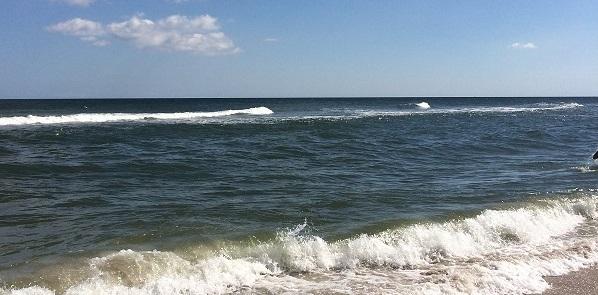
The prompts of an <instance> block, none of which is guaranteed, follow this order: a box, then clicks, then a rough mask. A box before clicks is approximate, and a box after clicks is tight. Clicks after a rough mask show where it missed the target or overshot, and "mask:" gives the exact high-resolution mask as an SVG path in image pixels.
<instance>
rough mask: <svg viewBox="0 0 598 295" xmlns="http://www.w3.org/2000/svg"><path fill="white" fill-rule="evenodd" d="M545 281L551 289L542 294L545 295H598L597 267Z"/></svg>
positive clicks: (547, 278) (548, 278) (549, 278)
mask: <svg viewBox="0 0 598 295" xmlns="http://www.w3.org/2000/svg"><path fill="white" fill-rule="evenodd" d="M545 279H546V281H547V282H548V283H549V284H550V285H551V288H550V289H548V290H546V291H545V292H544V293H542V294H544V295H577V294H580V295H581V294H584V295H598V267H597V266H594V267H592V268H586V269H582V270H579V271H576V272H572V273H569V274H566V275H564V276H557V277H546V278H545Z"/></svg>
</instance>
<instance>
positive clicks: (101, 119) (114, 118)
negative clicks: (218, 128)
mask: <svg viewBox="0 0 598 295" xmlns="http://www.w3.org/2000/svg"><path fill="white" fill-rule="evenodd" d="M272 113H273V112H272V110H270V109H269V108H267V107H256V108H249V109H241V110H226V111H216V112H181V113H89V114H87V113H82V114H72V115H62V116H34V115H29V116H20V117H0V126H7V125H34V124H40V125H47V124H65V123H105V122H119V121H141V120H185V119H195V118H214V117H224V116H231V115H240V114H246V115H269V114H272Z"/></svg>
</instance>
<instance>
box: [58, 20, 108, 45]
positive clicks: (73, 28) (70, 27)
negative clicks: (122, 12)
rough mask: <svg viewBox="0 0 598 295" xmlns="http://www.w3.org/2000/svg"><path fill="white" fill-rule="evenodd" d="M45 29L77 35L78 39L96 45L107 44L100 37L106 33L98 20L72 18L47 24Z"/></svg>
mask: <svg viewBox="0 0 598 295" xmlns="http://www.w3.org/2000/svg"><path fill="white" fill-rule="evenodd" d="M47 29H48V31H50V32H55V33H62V34H65V35H69V36H75V37H79V39H81V40H82V41H85V42H89V43H92V44H94V45H97V46H106V45H108V41H106V40H102V39H100V38H101V37H102V36H104V35H105V34H106V32H105V30H104V26H103V25H102V24H101V23H98V22H94V21H90V20H86V19H82V18H74V19H71V20H68V21H65V22H61V23H57V24H55V25H52V26H49V27H48V28H47Z"/></svg>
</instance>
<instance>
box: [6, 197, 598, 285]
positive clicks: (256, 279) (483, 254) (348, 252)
mask: <svg viewBox="0 0 598 295" xmlns="http://www.w3.org/2000/svg"><path fill="white" fill-rule="evenodd" d="M597 206H598V197H596V196H586V197H580V198H571V199H560V200H554V199H553V200H537V201H534V202H531V203H528V204H527V205H525V206H521V207H513V208H510V209H494V210H485V211H482V212H481V213H480V214H478V215H477V216H474V217H470V218H463V219H453V220H449V221H446V222H441V223H423V224H415V225H410V226H405V227H400V228H395V229H389V230H386V231H384V232H381V233H378V234H361V235H358V236H355V237H353V238H349V239H344V240H339V241H326V240H324V239H323V238H321V237H318V236H315V235H309V234H306V233H305V230H304V228H305V227H306V224H302V225H299V226H297V227H296V228H294V229H289V230H287V231H283V232H280V233H279V234H278V235H277V238H275V239H273V240H271V241H265V242H254V243H249V244H247V245H245V246H229V247H226V246H225V247H223V248H222V249H221V250H218V251H214V252H210V253H211V254H207V255H189V253H187V252H186V253H175V252H165V251H156V250H154V251H133V250H122V251H119V252H115V253H112V254H109V255H105V256H102V257H97V258H92V259H89V260H88V261H87V262H86V266H85V270H77V271H74V270H69V271H68V272H66V273H65V274H64V275H62V276H61V277H62V278H63V280H62V282H66V283H65V284H67V285H63V286H62V290H59V291H57V290H55V289H51V288H50V287H47V286H43V285H36V286H26V287H24V288H20V289H19V288H12V289H4V290H3V291H0V294H14V295H16V294H40V295H41V294H44V295H45V294H56V293H57V292H59V293H65V294H221V293H241V294H243V293H258V294H259V293H275V294H279V293H283V294H284V293H288V294H291V293H340V294H348V293H364V294H365V293H373V294H391V293H392V294H397V293H399V294H521V293H540V292H542V291H544V290H545V289H547V288H548V287H549V285H548V283H547V282H546V281H545V280H544V279H543V276H547V275H561V274H565V273H567V272H570V271H573V270H577V269H579V268H583V267H587V266H589V265H591V264H593V263H596V262H598V238H597V231H596V230H597V227H598V225H597V223H596V222H595V221H594V219H596V218H597V217H598V211H597ZM74 273H77V274H85V275H82V276H81V277H78V278H74V277H70V278H68V275H71V276H72V274H74ZM65 276H67V278H64V277H65Z"/></svg>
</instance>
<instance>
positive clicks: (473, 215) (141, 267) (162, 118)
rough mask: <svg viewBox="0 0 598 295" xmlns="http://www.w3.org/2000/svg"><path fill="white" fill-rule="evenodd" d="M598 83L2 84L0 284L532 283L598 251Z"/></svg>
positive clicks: (483, 289)
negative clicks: (30, 96)
mask: <svg viewBox="0 0 598 295" xmlns="http://www.w3.org/2000/svg"><path fill="white" fill-rule="evenodd" d="M597 111H598V99H596V98H571V97H568V98H413V99H410V98H293V99H260V98H255V99H135V100H108V99H95V100H4V101H0V294H44V295H45V294H227V293H237V294H296V293H302V294H303V293H312V294H471V293H475V294H524V293H525V294H529V293H540V292H542V291H543V290H545V289H546V288H548V287H549V285H548V284H547V282H546V281H545V280H544V279H543V277H544V276H547V275H560V274H565V273H567V272H570V271H573V270H576V269H579V268H583V267H588V266H590V265H592V264H593V263H596V262H598V222H596V218H597V217H598V210H597V206H598V191H597V190H596V189H598V185H597V182H596V180H597V178H598V171H596V170H595V169H592V167H593V164H592V162H591V155H592V154H593V153H594V152H595V149H596V147H597V146H598V132H596V128H597V127H598V116H596V115H595V114H596V112H597Z"/></svg>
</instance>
